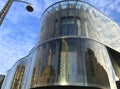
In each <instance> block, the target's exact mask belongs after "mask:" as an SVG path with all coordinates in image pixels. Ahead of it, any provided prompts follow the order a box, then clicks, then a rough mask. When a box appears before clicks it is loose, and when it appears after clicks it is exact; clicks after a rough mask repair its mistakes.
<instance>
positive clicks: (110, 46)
mask: <svg viewBox="0 0 120 89" xmlns="http://www.w3.org/2000/svg"><path fill="white" fill-rule="evenodd" d="M119 34H120V27H119V25H118V24H117V23H116V22H114V21H113V20H111V19H110V18H109V17H107V16H106V15H104V14H103V13H102V12H101V11H99V10H98V9H96V8H95V7H94V6H92V5H90V4H88V3H86V2H84V1H80V0H65V1H59V2H57V3H55V4H53V5H51V6H50V7H48V8H47V9H46V10H45V11H44V13H43V14H42V17H41V29H40V36H39V40H38V45H37V46H35V47H34V48H33V49H32V50H31V51H30V52H29V54H28V55H27V56H26V57H24V58H22V59H20V60H19V61H18V62H16V64H14V66H13V67H12V68H11V69H10V70H8V73H7V75H6V77H5V80H4V82H3V86H2V89H29V88H31V89H32V88H33V89H39V88H41V87H42V88H44V87H45V86H47V87H52V86H54V87H61V86H63V87H67V86H75V87H79V89H120V88H119V86H120V81H119V80H120V36H119Z"/></svg>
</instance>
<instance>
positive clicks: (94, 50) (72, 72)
mask: <svg viewBox="0 0 120 89" xmlns="http://www.w3.org/2000/svg"><path fill="white" fill-rule="evenodd" d="M98 49H99V50H98ZM105 50H106V49H105V47H104V46H103V45H101V44H99V43H97V42H95V41H92V40H88V39H82V38H81V39H80V38H79V39H72V38H67V39H63V38H62V39H56V40H53V41H49V42H46V43H44V44H42V45H41V46H39V47H38V49H37V55H36V59H37V61H36V64H35V67H34V71H33V72H34V73H33V77H32V78H33V79H32V80H33V81H32V82H31V84H32V86H33V87H34V86H36V85H37V86H48V85H78V86H95V87H101V88H106V89H110V84H109V82H110V81H109V78H110V76H109V73H108V69H107V66H106V65H107V64H108V63H106V61H105V58H104V56H105V55H104V52H103V51H105ZM106 55H107V53H106ZM107 56H108V55H107ZM108 76H109V77H108ZM35 79H36V80H35ZM32 86H31V87H32Z"/></svg>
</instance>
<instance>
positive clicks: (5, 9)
mask: <svg viewBox="0 0 120 89" xmlns="http://www.w3.org/2000/svg"><path fill="white" fill-rule="evenodd" d="M13 2H22V3H25V4H27V6H26V9H27V11H29V12H32V11H33V10H34V9H33V7H32V4H31V3H28V2H26V1H22V0H8V1H7V2H6V4H5V6H4V7H3V8H2V10H1V11H0V26H1V24H2V22H3V20H4V18H5V16H6V15H7V12H8V11H9V9H10V7H11V5H12V3H13Z"/></svg>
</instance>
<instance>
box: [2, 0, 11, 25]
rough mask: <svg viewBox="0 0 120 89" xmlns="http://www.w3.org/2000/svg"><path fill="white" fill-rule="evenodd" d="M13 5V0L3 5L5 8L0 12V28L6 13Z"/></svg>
mask: <svg viewBox="0 0 120 89" xmlns="http://www.w3.org/2000/svg"><path fill="white" fill-rule="evenodd" d="M12 3H13V0H8V1H7V2H6V4H5V6H4V7H3V8H2V10H1V11H0V26H1V24H2V22H3V20H4V18H5V16H6V14H7V12H8V11H9V9H10V7H11V5H12Z"/></svg>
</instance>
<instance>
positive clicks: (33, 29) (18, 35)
mask: <svg viewBox="0 0 120 89" xmlns="http://www.w3.org/2000/svg"><path fill="white" fill-rule="evenodd" d="M6 1H7V0H0V10H1V9H2V7H3V6H4V4H5V2H6ZM25 1H28V2H30V3H32V4H33V5H34V12H32V13H30V12H27V11H26V10H25V9H24V8H25V6H26V5H25V4H23V3H18V2H14V3H13V4H12V7H11V8H10V10H9V12H8V14H7V16H6V18H5V20H4V22H3V24H2V25H1V27H0V74H5V73H6V71H7V70H8V69H10V68H11V67H12V65H13V64H14V63H15V62H16V61H17V60H19V59H20V58H22V57H24V56H26V55H27V54H28V52H29V50H30V49H31V48H32V47H33V46H34V45H35V44H36V42H37V36H38V32H39V25H40V16H41V13H42V12H43V11H44V10H45V8H47V7H48V6H50V5H51V4H53V3H55V2H57V1H60V0H25ZM84 1H86V2H89V3H91V4H92V5H94V6H95V7H97V8H99V9H100V10H101V11H102V12H103V13H105V14H106V15H108V16H109V17H111V18H112V19H114V20H115V21H117V22H118V23H119V24H120V21H119V19H120V9H119V8H120V0H84ZM113 12H114V13H113Z"/></svg>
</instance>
